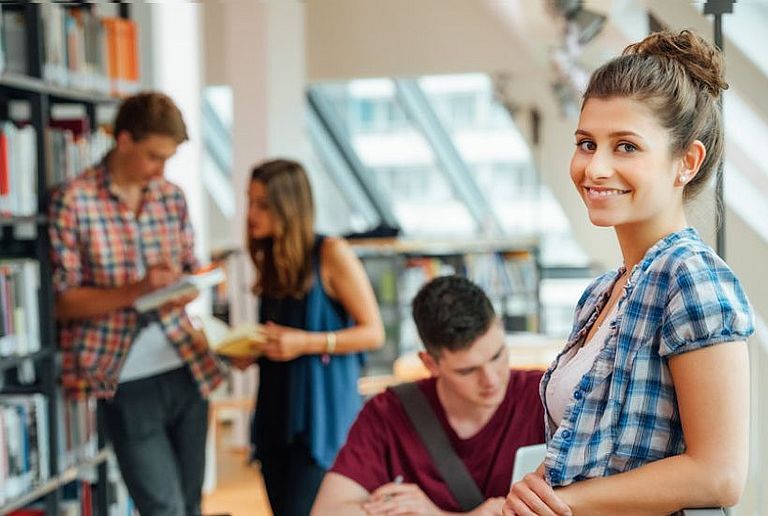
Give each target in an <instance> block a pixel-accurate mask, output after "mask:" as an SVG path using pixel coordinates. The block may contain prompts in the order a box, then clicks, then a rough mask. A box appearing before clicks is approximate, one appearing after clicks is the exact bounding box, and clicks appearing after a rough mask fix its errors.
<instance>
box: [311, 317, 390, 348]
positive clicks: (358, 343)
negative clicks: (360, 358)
mask: <svg viewBox="0 0 768 516" xmlns="http://www.w3.org/2000/svg"><path fill="white" fill-rule="evenodd" d="M328 333H329V332H325V331H322V332H307V348H308V353H309V354H323V353H327V352H328V336H327V335H328ZM333 333H335V334H336V337H335V339H336V342H335V346H334V349H333V353H335V354H343V353H354V352H357V351H368V350H372V349H378V348H380V347H381V346H382V344H383V343H384V329H383V328H381V327H377V326H376V325H374V324H371V325H358V326H353V327H351V328H345V329H343V330H338V331H335V332H333Z"/></svg>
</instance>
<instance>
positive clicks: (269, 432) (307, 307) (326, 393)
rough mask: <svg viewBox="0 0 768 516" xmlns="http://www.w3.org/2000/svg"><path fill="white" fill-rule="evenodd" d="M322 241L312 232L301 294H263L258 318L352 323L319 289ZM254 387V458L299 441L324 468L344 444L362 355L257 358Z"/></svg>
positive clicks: (319, 325)
mask: <svg viewBox="0 0 768 516" xmlns="http://www.w3.org/2000/svg"><path fill="white" fill-rule="evenodd" d="M324 239H325V237H324V236H322V235H316V237H315V245H314V247H313V250H312V262H313V274H314V279H313V281H312V286H311V288H310V290H309V292H307V294H306V295H305V296H304V297H302V298H292V297H287V298H280V299H278V298H271V297H268V296H263V297H262V298H261V299H260V301H261V303H260V307H259V321H260V322H262V323H264V322H267V321H273V322H275V323H277V324H282V325H285V326H291V327H293V328H301V329H304V330H307V331H336V330H340V329H343V328H347V327H349V326H351V325H352V320H351V318H350V317H349V314H347V313H346V311H345V310H344V307H343V306H342V305H341V304H340V303H339V302H338V301H335V300H333V299H331V298H330V297H328V294H326V293H325V289H324V288H323V283H322V278H321V276H320V249H321V246H322V243H323V240H324ZM258 363H259V391H258V395H257V401H256V410H255V412H254V419H253V426H252V428H251V438H252V444H253V445H254V457H255V458H257V459H258V458H260V457H261V454H262V453H263V452H264V451H265V450H268V449H269V448H272V447H277V448H280V447H285V446H288V445H290V444H291V443H293V442H296V441H297V440H299V441H300V442H302V443H303V444H304V445H305V446H306V447H307V449H308V450H309V452H310V454H311V455H312V457H313V458H314V459H315V460H316V461H317V463H318V464H319V465H320V466H321V467H323V468H325V469H328V468H329V467H330V466H331V464H332V463H333V459H334V458H335V457H336V453H337V452H338V451H339V449H340V448H341V446H342V444H344V440H345V439H346V436H347V432H348V430H349V427H350V426H351V425H352V422H353V421H354V419H355V417H356V416H357V413H358V412H359V410H360V407H361V405H362V399H361V397H360V395H359V393H358V391H357V380H358V378H359V376H360V369H361V367H362V366H363V365H364V363H365V354H364V353H350V354H346V355H333V356H332V357H330V360H329V361H328V363H327V364H325V363H323V361H322V356H321V355H304V356H301V357H298V358H296V359H294V360H289V361H287V362H276V361H272V360H269V359H268V358H266V357H262V358H261V359H259V362H258Z"/></svg>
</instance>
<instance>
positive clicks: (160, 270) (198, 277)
mask: <svg viewBox="0 0 768 516" xmlns="http://www.w3.org/2000/svg"><path fill="white" fill-rule="evenodd" d="M142 281H146V282H148V284H149V285H152V286H154V287H155V288H156V290H152V291H151V292H149V293H147V294H144V295H143V296H141V297H139V298H138V299H136V301H135V302H134V303H133V306H134V308H136V310H138V311H139V312H147V311H149V310H155V309H157V308H159V307H161V306H163V305H166V304H168V303H174V302H180V300H184V299H185V298H189V300H190V301H191V300H192V299H194V298H195V297H196V296H197V294H198V292H199V291H200V290H202V289H204V288H208V287H212V286H214V285H217V284H219V283H221V282H222V281H224V271H222V270H221V269H220V268H218V267H217V268H214V269H211V270H209V271H205V272H200V273H197V274H188V275H183V276H179V275H178V273H175V272H173V270H172V269H170V268H168V267H165V266H163V265H157V266H153V267H150V268H148V269H147V275H146V277H145V278H144V280H142ZM158 286H160V287H161V288H157V287H158Z"/></svg>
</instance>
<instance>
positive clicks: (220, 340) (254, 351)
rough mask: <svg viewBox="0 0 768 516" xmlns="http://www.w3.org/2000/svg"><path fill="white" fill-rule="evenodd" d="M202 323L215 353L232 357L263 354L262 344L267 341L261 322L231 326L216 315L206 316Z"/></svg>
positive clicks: (209, 344) (249, 356)
mask: <svg viewBox="0 0 768 516" xmlns="http://www.w3.org/2000/svg"><path fill="white" fill-rule="evenodd" d="M202 323H203V331H204V332H205V336H206V338H207V339H208V346H209V347H210V348H211V350H213V351H214V352H215V353H217V354H219V355H223V356H227V357H232V358H242V357H246V358H255V357H258V356H259V355H261V345H262V344H263V343H264V342H265V337H264V327H263V326H262V325H261V324H254V323H243V324H240V325H238V326H235V327H234V328H230V327H229V326H227V324H226V323H224V322H223V321H221V320H219V319H216V318H215V317H205V318H203V320H202Z"/></svg>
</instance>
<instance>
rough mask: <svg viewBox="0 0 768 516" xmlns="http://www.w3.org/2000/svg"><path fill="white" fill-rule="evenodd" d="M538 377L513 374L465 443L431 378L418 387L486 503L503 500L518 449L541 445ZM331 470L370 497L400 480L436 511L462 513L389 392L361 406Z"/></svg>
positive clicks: (398, 404) (397, 400)
mask: <svg viewBox="0 0 768 516" xmlns="http://www.w3.org/2000/svg"><path fill="white" fill-rule="evenodd" d="M541 375H542V372H541V371H515V370H512V371H511V375H510V379H509V386H508V387H507V395H506V396H505V398H504V401H502V403H501V405H499V408H498V409H497V410H496V413H495V414H494V415H493V416H492V417H491V419H490V420H489V421H488V423H486V425H485V426H484V427H483V428H481V429H480V431H479V432H477V433H476V434H475V435H473V436H472V437H470V438H469V439H461V438H459V436H458V435H456V432H455V431H454V430H453V428H452V427H451V426H450V425H449V424H448V419H447V416H446V414H445V410H444V409H443V406H442V405H441V404H440V402H439V400H438V397H437V388H436V385H437V384H436V380H435V378H428V379H426V380H421V381H420V382H418V385H419V387H420V388H421V390H422V391H423V392H424V394H425V396H426V397H427V400H428V401H429V403H430V405H431V406H432V409H433V410H434V411H435V414H436V415H437V418H438V420H439V421H440V423H441V424H442V425H443V428H444V429H445V431H446V433H447V435H448V439H449V440H450V441H451V444H452V445H453V449H454V450H456V453H457V454H458V456H459V458H460V459H461V460H462V461H463V462H464V464H465V465H466V466H467V470H468V471H469V473H470V474H471V475H472V478H474V479H475V482H476V483H477V486H478V487H479V488H480V491H482V493H483V494H484V495H485V497H486V498H491V497H494V496H506V495H507V493H508V491H509V485H510V481H511V479H512V466H513V465H514V461H515V452H516V451H517V449H518V448H519V447H520V446H527V445H530V444H538V443H543V442H544V409H543V407H542V405H541V400H540V399H539V381H540V380H541ZM331 471H333V472H335V473H338V474H340V475H344V476H345V477H347V478H349V479H351V480H354V481H355V482H357V483H358V484H360V485H361V486H362V487H364V488H365V489H366V490H368V492H373V491H374V490H375V489H377V488H379V487H381V486H382V485H384V484H386V483H388V482H391V481H392V480H393V479H394V478H395V477H396V476H398V475H402V476H403V482H405V483H414V484H418V485H419V486H420V487H421V489H422V491H424V493H425V494H426V495H427V496H428V497H429V498H430V499H431V500H432V501H433V502H434V503H435V505H437V506H438V507H439V508H440V509H442V510H444V511H459V510H460V508H459V506H458V505H457V504H456V501H455V500H454V498H453V495H452V494H451V492H450V491H449V489H448V486H446V485H445V484H444V482H443V480H442V477H441V476H440V474H439V473H438V472H437V469H435V467H434V465H433V464H432V460H431V459H430V456H429V452H428V451H427V449H426V448H425V447H424V445H423V444H422V441H421V438H420V437H419V435H418V434H417V433H416V430H415V428H414V427H413V425H412V424H411V420H410V419H409V418H408V415H407V414H406V413H405V410H404V409H403V406H402V404H401V403H400V400H399V399H398V398H397V395H396V394H394V393H393V392H392V391H390V390H387V391H385V392H383V393H381V394H379V395H377V396H376V397H374V398H373V399H371V400H370V401H368V402H367V403H366V404H365V406H364V407H363V409H362V411H361V412H360V414H359V415H358V416H357V419H356V420H355V423H354V424H353V425H352V428H351V429H350V431H349V437H348V438H347V442H346V444H345V445H344V447H343V448H342V449H341V451H339V454H338V456H337V457H336V462H335V463H334V464H333V467H332V468H331Z"/></svg>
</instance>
